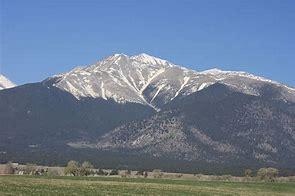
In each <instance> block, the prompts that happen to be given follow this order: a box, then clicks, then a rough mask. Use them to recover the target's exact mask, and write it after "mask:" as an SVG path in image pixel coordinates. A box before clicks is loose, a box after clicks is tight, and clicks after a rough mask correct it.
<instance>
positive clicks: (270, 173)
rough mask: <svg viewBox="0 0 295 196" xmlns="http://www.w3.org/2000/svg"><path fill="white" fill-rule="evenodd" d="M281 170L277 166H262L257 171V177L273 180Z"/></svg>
mask: <svg viewBox="0 0 295 196" xmlns="http://www.w3.org/2000/svg"><path fill="white" fill-rule="evenodd" d="M278 174H279V170H278V169H276V168H272V167H269V168H260V169H259V170H258V172H257V177H258V179H260V180H265V181H270V182H273V181H274V180H275V178H276V177H277V176H278Z"/></svg>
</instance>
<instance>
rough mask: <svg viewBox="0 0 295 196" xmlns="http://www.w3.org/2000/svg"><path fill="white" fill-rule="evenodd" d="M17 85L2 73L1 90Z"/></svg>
mask: <svg viewBox="0 0 295 196" xmlns="http://www.w3.org/2000/svg"><path fill="white" fill-rule="evenodd" d="M12 87H15V84H13V83H12V82H11V81H10V80H9V79H7V78H6V77H5V76H3V75H1V74H0V90H2V89H6V88H12Z"/></svg>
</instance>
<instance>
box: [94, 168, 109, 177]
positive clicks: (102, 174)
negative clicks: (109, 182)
mask: <svg viewBox="0 0 295 196" xmlns="http://www.w3.org/2000/svg"><path fill="white" fill-rule="evenodd" d="M96 174H97V175H100V176H106V175H108V173H107V172H104V171H103V170H102V169H98V170H97V171H96Z"/></svg>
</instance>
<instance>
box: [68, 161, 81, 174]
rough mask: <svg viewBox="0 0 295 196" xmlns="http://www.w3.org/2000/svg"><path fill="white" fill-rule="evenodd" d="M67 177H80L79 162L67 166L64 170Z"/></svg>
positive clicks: (71, 162) (72, 162) (70, 162)
mask: <svg viewBox="0 0 295 196" xmlns="http://www.w3.org/2000/svg"><path fill="white" fill-rule="evenodd" d="M64 173H65V175H69V174H70V175H73V176H78V175H79V163H78V162H77V161H73V160H71V161H69V162H68V164H67V166H66V167H65V170H64Z"/></svg>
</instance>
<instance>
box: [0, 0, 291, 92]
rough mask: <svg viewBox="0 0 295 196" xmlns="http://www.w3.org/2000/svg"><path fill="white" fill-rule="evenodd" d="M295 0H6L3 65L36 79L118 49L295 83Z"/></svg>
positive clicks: (13, 75) (1, 7) (0, 12)
mask: <svg viewBox="0 0 295 196" xmlns="http://www.w3.org/2000/svg"><path fill="white" fill-rule="evenodd" d="M294 10H295V1H293V0H284V1H279V0H265V1H264V0H223V1H220V0H203V1H201V0H178V1H176V0H175V1H173V0H167V1H165V0H145V1H144V0H141V1H140V0H124V1H123V0H122V1H121V0H113V1H112V0H49V1H41V0H25V1H24V0H19V1H17V0H0V16H1V22H0V31H1V42H0V66H1V68H0V72H1V73H3V74H4V75H6V76H7V77H9V78H10V79H11V80H12V81H14V82H15V83H17V84H24V83H29V82H36V81H41V80H43V79H45V78H46V77H48V76H51V75H53V74H57V73H60V72H65V71H68V70H70V69H72V68H73V67H75V66H78V65H87V64H92V63H94V62H96V61H97V60H100V59H102V58H104V57H106V56H109V55H111V54H114V53H125V54H128V55H134V54H138V53H142V52H144V53H147V54H150V55H153V56H158V57H161V58H164V59H168V60H170V61H172V62H174V63H176V64H179V65H183V66H186V67H190V68H193V69H196V70H205V69H209V68H214V67H217V68H219V69H224V70H242V71H247V72H250V73H254V74H257V75H261V76H264V77H267V78H270V79H273V80H277V81H280V82H283V83H286V84H289V85H291V86H295V77H294V75H295V60H294V57H295V22H294V21H295V11H294Z"/></svg>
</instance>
